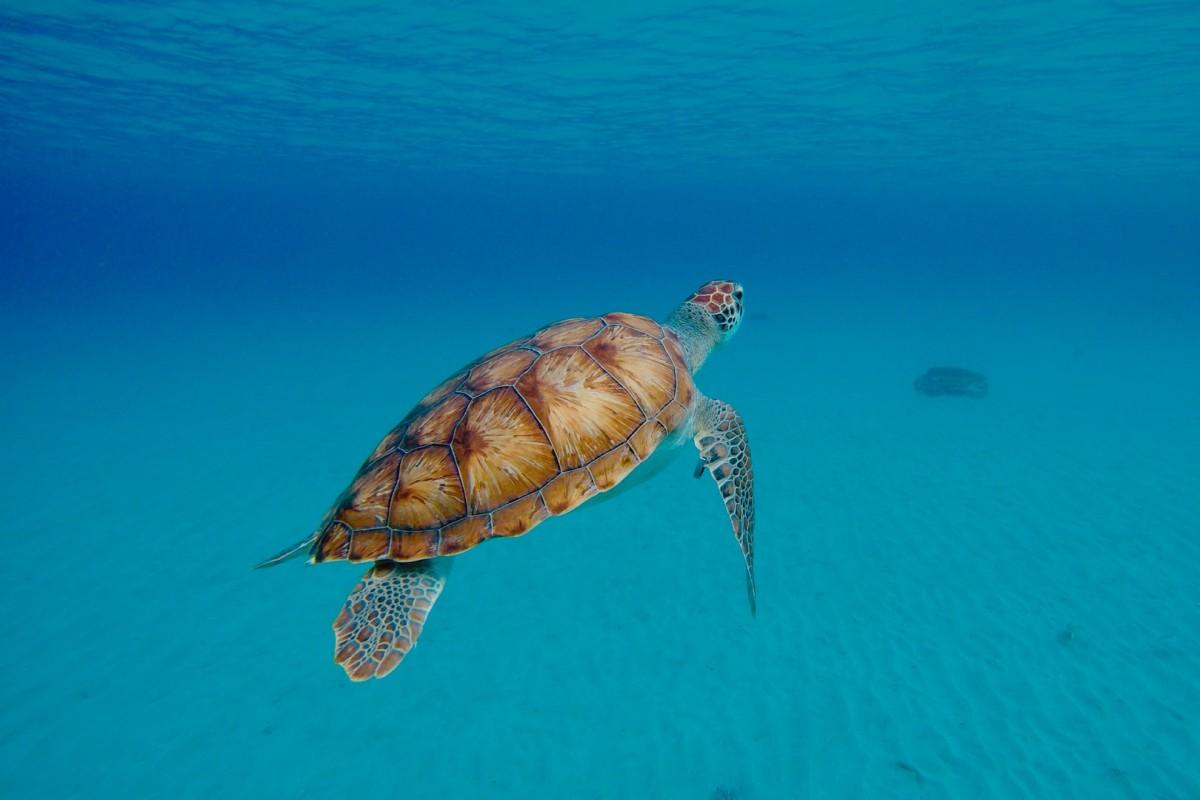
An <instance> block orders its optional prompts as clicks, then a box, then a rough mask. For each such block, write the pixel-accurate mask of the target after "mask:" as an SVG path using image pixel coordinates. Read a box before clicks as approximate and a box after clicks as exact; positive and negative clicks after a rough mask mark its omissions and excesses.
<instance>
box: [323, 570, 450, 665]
mask: <svg viewBox="0 0 1200 800" xmlns="http://www.w3.org/2000/svg"><path fill="white" fill-rule="evenodd" d="M438 561H440V559H432V558H430V559H426V560H425V561H411V562H407V563H400V562H396V561H376V562H375V565H374V566H373V567H371V568H370V569H369V570H367V573H366V574H365V575H363V578H362V580H361V581H359V583H358V586H355V587H354V591H352V592H351V593H350V596H349V597H347V598H346V605H344V606H343V607H342V613H340V614H338V618H337V619H336V620H334V621H333V630H334V633H335V634H336V635H337V642H336V644H335V645H334V656H333V660H334V661H336V662H337V663H339V664H341V665H342V669H344V670H346V674H347V675H348V676H349V677H350V680H352V681H365V680H367V679H368V678H382V677H383V676H384V675H387V674H388V673H389V672H391V671H392V670H394V669H395V668H396V667H397V666H398V665H399V664H400V662H401V661H402V660H403V659H404V656H406V655H407V654H408V651H409V650H412V649H413V647H415V646H416V644H417V637H419V636H420V635H421V629H422V628H423V627H424V626H425V617H426V615H427V614H428V613H429V609H431V608H433V604H434V603H435V602H437V599H438V595H440V594H441V593H442V587H443V586H445V584H446V570H445V567H443V566H442V565H440V564H439V563H438Z"/></svg>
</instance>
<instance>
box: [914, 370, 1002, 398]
mask: <svg viewBox="0 0 1200 800" xmlns="http://www.w3.org/2000/svg"><path fill="white" fill-rule="evenodd" d="M913 388H914V389H916V390H917V391H918V392H920V393H921V394H927V395H930V396H934V397H936V396H938V395H943V394H953V395H961V396H963V397H983V396H985V395H986V394H987V393H988V379H987V376H986V375H981V374H980V373H978V372H973V371H971V370H969V369H962V368H960V367H931V368H930V369H927V370H926V371H925V374H924V375H921V376H920V377H918V378H917V379H916V380H915V381H913Z"/></svg>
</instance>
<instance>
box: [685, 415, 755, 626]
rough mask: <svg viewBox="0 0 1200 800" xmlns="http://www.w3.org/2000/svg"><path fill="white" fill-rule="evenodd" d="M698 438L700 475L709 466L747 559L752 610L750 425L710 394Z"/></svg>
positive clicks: (752, 609)
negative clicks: (748, 431)
mask: <svg viewBox="0 0 1200 800" xmlns="http://www.w3.org/2000/svg"><path fill="white" fill-rule="evenodd" d="M697 403H698V404H699V406H698V408H697V411H696V423H695V425H696V429H695V438H694V441H695V442H696V449H698V450H699V451H700V465H699V466H698V467H697V468H696V477H700V474H701V472H702V471H703V470H704V469H707V470H708V472H709V474H710V475H712V476H713V480H715V481H716V482H717V488H718V489H719V490H720V491H721V498H722V499H723V500H724V501H725V510H726V511H728V512H729V521H730V523H732V525H733V536H734V538H736V539H737V543H738V546H739V547H741V549H742V557H743V558H744V559H745V560H746V591H747V593H748V595H749V599H750V613H751V614H752V615H753V614H755V612H756V608H755V601H754V467H753V465H752V464H751V462H750V442H749V440H748V439H747V438H746V426H745V425H744V424H742V418H741V416H739V415H738V413H737V411H735V410H734V408H733V406H731V405H729V404H728V403H723V402H721V401H720V400H713V399H711V398H707V397H701V398H698V399H697Z"/></svg>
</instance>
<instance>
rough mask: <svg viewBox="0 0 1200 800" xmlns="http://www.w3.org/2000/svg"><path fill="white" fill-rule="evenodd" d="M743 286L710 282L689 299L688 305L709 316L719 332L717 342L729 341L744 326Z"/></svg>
mask: <svg viewBox="0 0 1200 800" xmlns="http://www.w3.org/2000/svg"><path fill="white" fill-rule="evenodd" d="M743 294H744V292H743V290H742V285H741V284H740V283H737V282H736V281H720V280H718V281H709V282H708V283H706V284H704V285H703V286H701V287H700V288H699V289H697V290H696V291H694V292H692V296H691V297H689V298H688V300H687V304H688V305H691V306H694V307H696V308H698V309H699V310H701V311H702V312H703V313H704V314H707V315H708V317H709V319H711V320H712V322H713V325H714V326H715V329H716V332H717V341H718V342H725V341H728V340H729V339H730V338H731V337H732V336H733V335H734V334H735V333H737V329H738V325H741V324H742V296H743Z"/></svg>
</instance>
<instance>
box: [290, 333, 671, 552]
mask: <svg viewBox="0 0 1200 800" xmlns="http://www.w3.org/2000/svg"><path fill="white" fill-rule="evenodd" d="M694 394H695V385H694V384H693V383H692V378H691V374H690V373H689V372H688V370H687V367H686V366H685V362H684V357H683V351H682V349H681V348H680V345H679V341H678V339H677V338H676V336H675V334H674V333H673V332H672V331H669V330H665V329H664V328H662V327H661V326H660V325H659V324H658V323H656V322H654V321H653V320H651V319H648V318H646V317H642V316H638V315H636V314H623V313H616V314H608V315H605V316H603V317H595V318H586V319H585V318H579V319H568V320H564V321H562V322H559V323H556V324H554V325H550V326H548V327H546V328H543V329H542V330H540V331H538V332H537V333H535V334H533V335H532V336H527V337H525V338H523V339H518V340H517V341H515V342H512V343H511V344H508V345H506V346H504V347H501V348H499V349H497V350H493V351H492V352H490V353H488V354H487V355H485V356H483V357H482V358H480V359H479V360H478V361H475V362H474V363H472V364H471V365H469V366H468V367H466V368H465V369H463V370H461V371H459V372H458V373H456V374H455V375H454V376H452V377H451V378H450V379H449V380H447V381H445V382H444V383H442V384H441V385H440V386H438V387H437V388H436V389H434V390H433V391H432V392H430V393H429V394H427V395H426V396H425V397H424V398H423V399H422V400H421V402H420V403H418V404H417V406H416V408H414V409H413V410H412V411H411V412H410V413H409V414H408V416H407V417H405V418H404V420H403V421H402V422H401V423H400V424H399V425H397V426H396V427H395V428H393V429H392V431H391V432H390V433H388V435H387V436H385V437H384V438H383V441H381V442H380V443H379V446H378V447H376V448H375V451H374V452H373V453H372V454H371V456H370V457H369V458H368V459H367V461H366V463H365V464H363V466H362V468H361V469H360V470H359V471H358V475H357V476H355V478H354V481H353V482H352V483H351V484H350V487H349V488H348V489H347V490H346V491H345V492H343V494H342V496H341V497H340V498H339V500H338V502H337V503H336V504H335V505H334V507H333V508H332V509H331V510H330V512H329V515H328V516H327V517H326V520H325V522H324V524H323V525H322V527H321V530H320V531H319V533H318V536H317V539H316V541H315V542H314V544H313V546H312V550H311V553H310V554H311V560H312V561H314V562H319V561H332V560H342V559H344V560H348V561H374V560H377V559H389V560H393V561H416V560H419V559H425V558H431V557H434V556H448V555H454V554H456V553H461V552H462V551H464V550H467V549H469V548H471V547H474V546H475V545H477V544H479V543H480V542H482V541H484V540H486V539H491V538H494V537H498V536H520V535H521V534H523V533H525V532H527V531H529V530H530V529H531V528H533V527H534V526H535V525H537V524H538V523H540V522H541V521H542V520H544V519H546V518H547V517H549V516H551V515H559V514H565V513H567V512H568V511H570V510H571V509H573V508H575V507H576V506H578V505H579V504H580V503H582V502H584V501H585V500H587V499H588V498H589V497H592V496H593V495H595V494H596V493H597V492H603V491H606V490H608V489H611V488H612V487H614V486H616V485H617V484H618V483H620V482H621V480H622V479H623V478H624V477H625V476H626V475H627V474H628V473H629V472H630V471H631V470H632V469H633V468H634V467H636V466H637V465H638V464H639V463H641V462H642V461H643V460H644V459H646V458H647V457H649V455H650V454H651V453H652V452H654V450H655V448H657V447H658V445H659V443H661V442H662V440H663V439H664V438H666V436H667V434H669V433H671V432H672V431H674V430H675V429H676V428H678V427H679V426H680V425H681V424H683V422H684V420H685V419H686V417H687V414H688V408H689V407H690V405H691V402H692V398H693V396H694Z"/></svg>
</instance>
